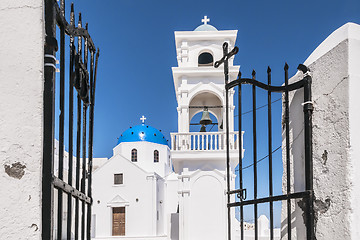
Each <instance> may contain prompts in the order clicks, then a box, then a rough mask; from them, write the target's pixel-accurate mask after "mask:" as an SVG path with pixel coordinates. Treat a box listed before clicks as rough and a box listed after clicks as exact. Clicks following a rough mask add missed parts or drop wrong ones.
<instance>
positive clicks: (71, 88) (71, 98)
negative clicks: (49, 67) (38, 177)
mask: <svg viewBox="0 0 360 240" xmlns="http://www.w3.org/2000/svg"><path fill="white" fill-rule="evenodd" d="M64 15H65V14H64ZM74 24H75V15H74V4H73V3H72V4H71V10H70V26H73V25H74ZM73 66H74V37H73V36H71V35H70V65H69V173H68V184H69V185H70V186H72V185H73V182H72V178H73V150H74V149H73V137H74V119H73V118H74V113H73V112H74V81H73V77H74V74H73V71H74V69H73V68H74V67H73ZM79 193H80V192H79ZM67 212H68V214H67V234H66V239H67V240H70V239H71V227H72V224H71V223H72V214H71V213H72V196H71V195H70V194H68V210H67Z"/></svg>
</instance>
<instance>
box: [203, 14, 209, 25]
mask: <svg viewBox="0 0 360 240" xmlns="http://www.w3.org/2000/svg"><path fill="white" fill-rule="evenodd" d="M201 22H203V23H204V24H205V25H206V24H207V23H208V22H210V18H207V16H204V19H201Z"/></svg>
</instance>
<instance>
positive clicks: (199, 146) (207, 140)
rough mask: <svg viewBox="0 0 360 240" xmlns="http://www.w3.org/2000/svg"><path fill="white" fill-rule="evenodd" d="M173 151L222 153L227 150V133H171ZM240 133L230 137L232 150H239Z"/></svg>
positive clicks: (231, 134)
mask: <svg viewBox="0 0 360 240" xmlns="http://www.w3.org/2000/svg"><path fill="white" fill-rule="evenodd" d="M170 136H171V150H172V151H221V150H226V134H225V132H190V133H170ZM238 138H239V132H231V133H230V136H229V140H230V141H229V144H230V150H236V149H238V148H239V146H238V143H237V139H238Z"/></svg>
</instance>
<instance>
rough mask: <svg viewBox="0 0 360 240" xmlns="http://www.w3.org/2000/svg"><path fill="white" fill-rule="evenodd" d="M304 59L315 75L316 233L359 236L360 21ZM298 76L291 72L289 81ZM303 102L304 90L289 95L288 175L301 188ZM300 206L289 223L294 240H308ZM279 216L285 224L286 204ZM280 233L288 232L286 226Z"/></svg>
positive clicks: (322, 236) (325, 236)
mask: <svg viewBox="0 0 360 240" xmlns="http://www.w3.org/2000/svg"><path fill="white" fill-rule="evenodd" d="M305 64H307V66H308V67H309V68H310V70H311V73H312V79H313V82H312V94H313V95H312V97H313V103H314V112H313V165H314V168H313V169H314V194H315V202H314V210H315V223H316V238H317V239H318V240H319V239H359V238H360V232H359V229H358V226H359V223H360V218H359V216H360V214H359V213H360V208H359V205H358V202H359V200H360V199H359V192H360V181H359V177H358V176H356V175H357V174H356V173H358V172H359V170H360V164H359V163H358V161H356V159H358V158H359V156H360V154H359V151H360V150H359V148H360V139H359V137H358V135H359V134H358V133H359V132H360V131H359V127H358V125H359V121H360V116H359V111H360V107H359V102H360V99H359V94H358V89H359V87H360V86H359V83H360V74H359V70H358V69H359V66H360V26H359V25H356V24H352V23H348V24H346V25H344V26H342V27H341V28H340V29H338V30H336V31H335V32H334V33H332V34H331V35H330V36H329V37H328V38H327V39H326V40H325V41H324V42H323V43H322V44H321V45H320V46H319V47H318V48H317V49H316V50H315V51H314V53H312V54H311V56H310V57H309V58H308V59H307V60H306V62H305ZM301 75H302V74H301V73H298V74H297V75H295V76H294V77H293V78H292V79H291V82H293V81H297V80H299V79H300V77H301ZM302 102H303V91H302V90H299V91H297V92H296V93H292V94H290V104H291V105H290V136H291V139H290V142H291V176H292V181H293V182H292V187H293V188H294V190H295V191H302V190H304V185H305V184H304V170H303V169H304V156H303V152H304V150H303V149H304V140H303V139H304V135H303V131H302V129H303V127H302V126H303V114H302V106H301V103H302ZM283 144H284V143H283ZM284 166H285V162H284ZM284 174H285V171H284ZM283 191H284V192H285V191H286V185H285V184H284V185H283ZM302 207H303V206H302V203H301V202H299V201H297V204H296V205H293V208H292V218H293V219H292V221H293V226H292V227H293V229H294V231H295V232H296V234H294V235H295V236H294V238H293V239H306V237H305V227H304V224H303V216H302V213H303V211H302V209H301V208H302ZM282 221H283V226H284V227H286V205H283V210H282ZM282 236H283V237H286V231H283V232H282Z"/></svg>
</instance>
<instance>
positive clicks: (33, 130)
mask: <svg viewBox="0 0 360 240" xmlns="http://www.w3.org/2000/svg"><path fill="white" fill-rule="evenodd" d="M43 14H44V13H43V0H19V1H13V0H1V1H0V25H1V28H0V56H1V58H0V86H1V87H0V185H1V193H2V194H1V196H0V206H1V208H0V236H1V237H0V238H1V239H40V237H41V229H40V226H41V162H42V125H43V123H42V106H43V104H42V92H43V62H44V60H43V46H44V34H43V29H44V27H43Z"/></svg>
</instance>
